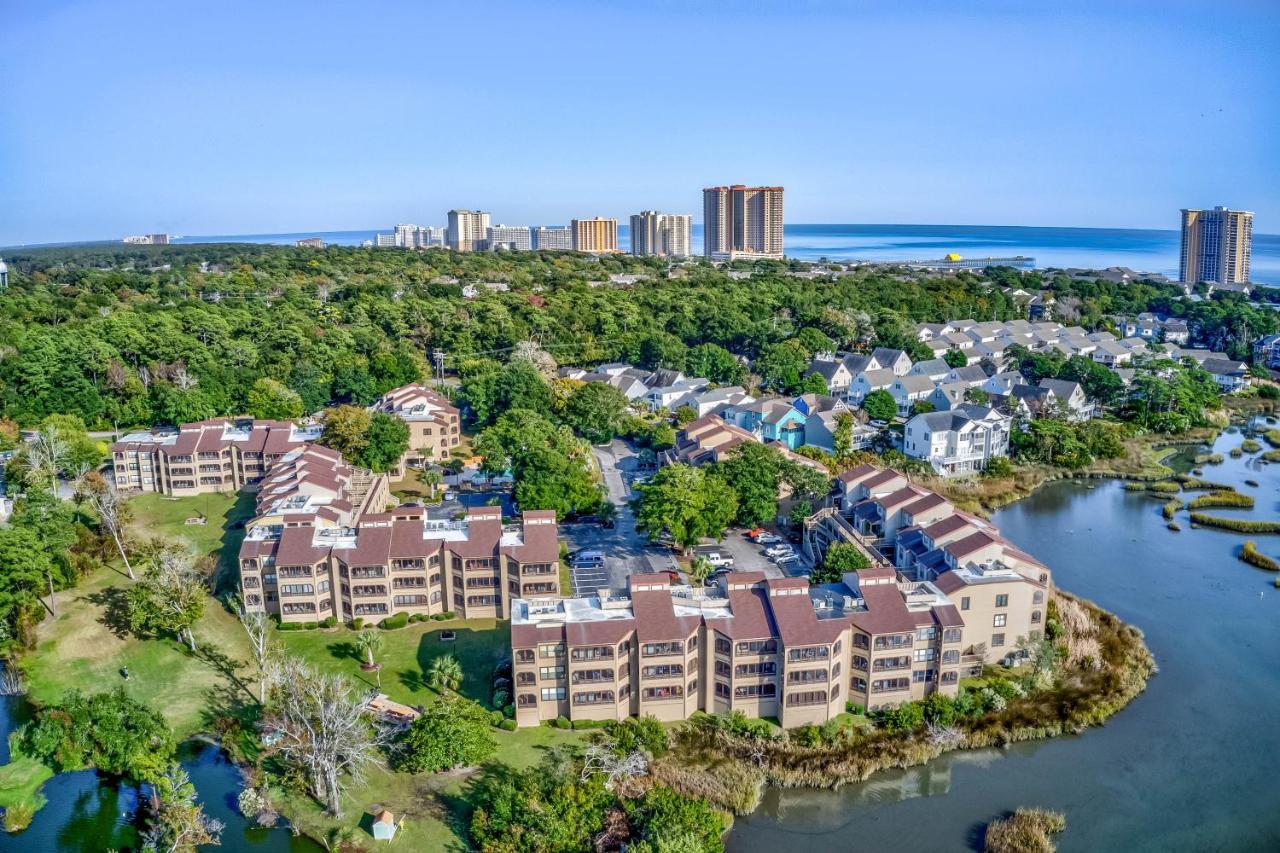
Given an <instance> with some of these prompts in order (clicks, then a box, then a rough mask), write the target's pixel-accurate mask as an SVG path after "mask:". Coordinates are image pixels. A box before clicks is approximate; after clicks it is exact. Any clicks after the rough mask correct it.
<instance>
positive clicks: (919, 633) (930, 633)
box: [916, 625, 938, 640]
mask: <svg viewBox="0 0 1280 853" xmlns="http://www.w3.org/2000/svg"><path fill="white" fill-rule="evenodd" d="M937 635H938V629H937V628H935V627H933V626H932V625H930V626H928V627H926V628H917V629H916V639H917V640H932V639H933V638H934V637H936V636H937Z"/></svg>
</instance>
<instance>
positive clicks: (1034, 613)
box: [1031, 610, 1040, 625]
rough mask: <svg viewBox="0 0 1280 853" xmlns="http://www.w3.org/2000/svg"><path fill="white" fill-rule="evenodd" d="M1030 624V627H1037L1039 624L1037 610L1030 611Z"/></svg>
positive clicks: (1038, 612)
mask: <svg viewBox="0 0 1280 853" xmlns="http://www.w3.org/2000/svg"><path fill="white" fill-rule="evenodd" d="M1031 624H1032V625H1039V624H1040V611H1039V610H1032V611H1031Z"/></svg>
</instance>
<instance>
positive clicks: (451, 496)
mask: <svg viewBox="0 0 1280 853" xmlns="http://www.w3.org/2000/svg"><path fill="white" fill-rule="evenodd" d="M444 499H445V500H447V501H456V500H457V499H458V493H457V492H455V491H454V490H453V489H449V490H448V491H447V492H445V493H444Z"/></svg>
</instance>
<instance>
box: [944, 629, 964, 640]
mask: <svg viewBox="0 0 1280 853" xmlns="http://www.w3.org/2000/svg"><path fill="white" fill-rule="evenodd" d="M942 642H944V643H958V642H960V629H959V628H948V629H947V630H945V631H943V632H942Z"/></svg>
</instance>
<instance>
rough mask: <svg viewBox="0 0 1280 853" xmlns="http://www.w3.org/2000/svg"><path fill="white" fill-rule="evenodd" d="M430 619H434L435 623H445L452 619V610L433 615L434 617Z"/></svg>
mask: <svg viewBox="0 0 1280 853" xmlns="http://www.w3.org/2000/svg"><path fill="white" fill-rule="evenodd" d="M431 618H432V619H434V620H436V621H437V622H447V621H448V620H450V619H452V618H453V611H452V610H446V611H445V612H443V613H437V614H435V615H434V616H432V617H431Z"/></svg>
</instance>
